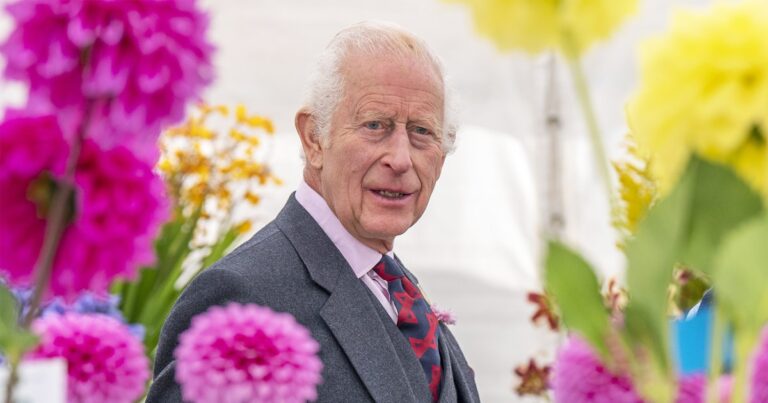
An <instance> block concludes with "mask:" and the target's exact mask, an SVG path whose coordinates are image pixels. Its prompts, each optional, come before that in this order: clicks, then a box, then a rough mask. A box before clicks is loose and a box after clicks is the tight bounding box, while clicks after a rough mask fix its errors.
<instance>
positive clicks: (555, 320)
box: [528, 292, 560, 331]
mask: <svg viewBox="0 0 768 403" xmlns="http://www.w3.org/2000/svg"><path fill="white" fill-rule="evenodd" d="M528 302H530V303H532V304H534V305H536V312H534V313H533V316H531V322H533V323H534V324H535V323H537V322H540V321H541V319H544V320H545V321H546V323H547V325H549V328H550V329H551V330H553V331H557V330H558V329H559V328H560V317H559V316H558V315H557V313H556V312H555V307H554V305H553V304H552V301H551V300H550V299H549V297H548V296H547V294H545V293H541V294H540V293H536V292H529V293H528Z"/></svg>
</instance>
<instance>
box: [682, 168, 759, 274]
mask: <svg viewBox="0 0 768 403" xmlns="http://www.w3.org/2000/svg"><path fill="white" fill-rule="evenodd" d="M692 165H693V166H694V167H693V168H694V169H695V170H696V172H695V173H696V182H695V186H694V188H693V193H692V194H691V197H692V199H691V207H690V218H689V219H690V224H689V226H688V228H686V230H687V233H685V236H686V247H685V248H684V250H683V254H682V256H681V257H680V258H681V259H682V260H684V261H685V263H686V264H688V265H690V266H691V267H694V268H696V269H697V270H701V271H702V272H704V273H706V274H711V273H712V261H713V257H714V254H715V251H716V250H717V246H718V245H719V244H720V243H721V242H722V240H723V239H724V237H725V235H726V234H727V233H728V232H729V231H731V230H733V229H734V228H736V227H738V226H739V225H740V224H742V223H744V222H746V221H747V220H748V219H750V218H752V217H755V216H756V215H758V214H759V213H760V211H761V210H762V201H761V199H760V196H759V195H758V194H757V193H755V192H754V191H753V190H752V189H751V188H750V187H749V186H748V185H747V184H745V183H744V182H743V181H742V180H741V179H740V178H739V177H738V176H736V174H735V173H734V172H733V171H731V170H730V169H728V168H727V167H725V166H723V165H718V164H713V163H708V162H705V161H703V160H695V161H694V162H693V163H692Z"/></svg>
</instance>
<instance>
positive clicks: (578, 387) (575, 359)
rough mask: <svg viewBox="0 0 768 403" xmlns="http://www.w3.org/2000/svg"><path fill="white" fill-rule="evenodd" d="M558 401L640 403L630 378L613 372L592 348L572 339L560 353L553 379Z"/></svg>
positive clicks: (640, 400)
mask: <svg viewBox="0 0 768 403" xmlns="http://www.w3.org/2000/svg"><path fill="white" fill-rule="evenodd" d="M552 390H553V392H554V397H555V401H556V402H563V403H581V402H593V403H599V402H604V403H639V402H642V399H641V398H640V396H639V395H638V394H637V392H636V391H635V388H634V386H633V385H632V381H631V380H630V379H629V377H628V376H626V375H623V374H615V373H612V372H611V371H609V370H608V369H607V368H606V367H605V366H604V365H603V364H602V363H601V362H600V358H599V357H598V356H597V355H596V354H595V353H594V352H593V351H592V349H591V348H590V346H589V345H588V344H587V343H586V342H585V341H583V340H581V339H580V338H578V337H571V338H570V339H568V341H567V342H566V343H565V344H564V345H563V346H562V347H561V349H560V351H559V352H558V354H557V359H556V362H555V365H554V374H553V376H552Z"/></svg>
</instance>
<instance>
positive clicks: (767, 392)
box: [749, 327, 768, 403]
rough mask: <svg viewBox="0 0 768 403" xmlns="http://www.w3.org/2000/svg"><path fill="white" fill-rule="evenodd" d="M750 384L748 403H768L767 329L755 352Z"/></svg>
mask: <svg viewBox="0 0 768 403" xmlns="http://www.w3.org/2000/svg"><path fill="white" fill-rule="evenodd" d="M751 384H752V386H751V389H750V392H751V396H750V400H749V401H750V403H758V402H768V327H766V328H765V329H763V334H762V338H761V341H760V344H758V346H757V349H756V351H755V355H754V363H753V364H752V380H751Z"/></svg>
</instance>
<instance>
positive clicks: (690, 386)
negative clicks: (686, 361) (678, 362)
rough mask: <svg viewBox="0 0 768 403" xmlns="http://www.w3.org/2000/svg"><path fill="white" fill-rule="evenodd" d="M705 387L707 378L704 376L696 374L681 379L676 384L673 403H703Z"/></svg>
mask: <svg viewBox="0 0 768 403" xmlns="http://www.w3.org/2000/svg"><path fill="white" fill-rule="evenodd" d="M706 386H707V376H706V375H704V374H699V373H697V374H691V375H687V376H683V377H681V378H680V379H679V381H678V384H677V399H675V403H704V396H705V394H706Z"/></svg>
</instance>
